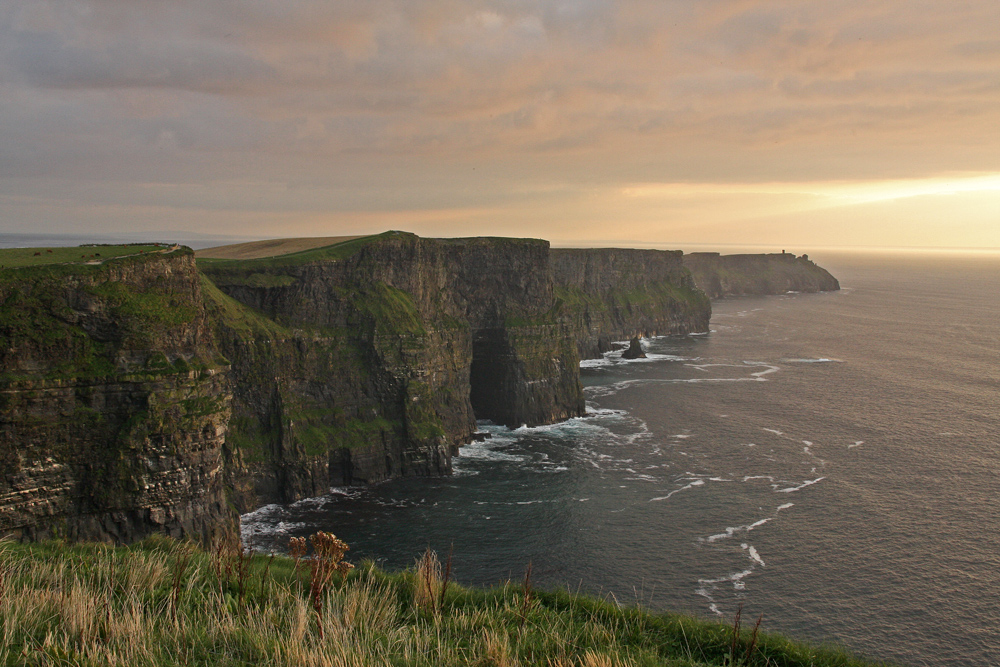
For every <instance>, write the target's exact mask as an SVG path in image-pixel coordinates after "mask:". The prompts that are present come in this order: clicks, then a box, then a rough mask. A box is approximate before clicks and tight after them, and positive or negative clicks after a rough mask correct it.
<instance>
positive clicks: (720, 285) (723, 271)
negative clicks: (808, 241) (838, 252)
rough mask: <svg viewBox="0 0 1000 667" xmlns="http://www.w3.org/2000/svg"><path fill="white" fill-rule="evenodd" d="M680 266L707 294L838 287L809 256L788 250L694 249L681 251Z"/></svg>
mask: <svg viewBox="0 0 1000 667" xmlns="http://www.w3.org/2000/svg"><path fill="white" fill-rule="evenodd" d="M684 266H685V267H686V268H687V269H689V270H690V271H691V275H692V276H693V277H694V282H695V284H696V285H697V286H698V288H699V289H700V290H702V291H703V292H705V294H707V295H708V296H709V297H710V298H713V299H716V298H719V297H722V296H744V295H752V294H758V295H762V294H784V293H786V292H826V291H831V290H839V289H840V283H838V282H837V279H836V278H834V277H833V276H832V275H830V273H829V272H828V271H827V270H826V269H823V268H821V267H819V266H817V265H816V264H815V263H814V262H813V261H811V260H810V259H809V256H808V255H802V256H801V257H796V256H795V255H793V254H791V253H785V252H782V253H771V254H764V255H720V254H719V253H717V252H695V253H691V254H688V255H684Z"/></svg>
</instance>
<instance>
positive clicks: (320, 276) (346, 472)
mask: <svg viewBox="0 0 1000 667" xmlns="http://www.w3.org/2000/svg"><path fill="white" fill-rule="evenodd" d="M203 270H204V271H205V273H206V275H207V276H208V277H209V278H210V279H211V280H212V281H213V282H214V284H215V285H217V286H218V288H219V290H221V291H222V292H224V293H225V297H222V298H226V297H228V298H230V299H235V300H237V301H239V303H240V304H243V305H244V306H249V307H250V308H251V309H252V310H253V311H254V312H256V313H259V314H260V316H262V317H261V318H260V319H261V320H263V321H265V322H266V323H270V326H271V327H272V329H271V331H270V332H269V333H268V332H267V327H268V326H269V325H267V324H262V323H260V322H258V324H257V326H256V330H254V327H245V329H246V330H245V331H244V332H241V331H239V326H237V325H235V324H225V323H223V325H222V326H221V327H220V335H219V338H220V340H221V341H223V346H224V349H225V350H226V354H227V356H229V358H231V359H232V360H233V371H232V373H233V379H234V383H233V385H234V404H233V411H234V420H233V424H232V435H231V439H232V440H233V441H234V442H240V443H242V444H243V447H242V449H244V450H246V451H247V452H250V454H244V455H243V457H242V458H243V465H244V466H245V468H246V470H248V474H247V475H246V479H247V483H246V484H244V485H243V486H244V487H245V489H246V491H247V492H248V493H251V492H252V493H253V494H256V497H257V498H258V499H262V498H268V499H271V498H275V497H277V498H278V499H281V500H292V499H295V498H299V497H303V496H308V495H317V494H318V493H324V492H325V491H326V490H327V489H328V488H329V487H330V486H336V485H341V484H354V483H370V482H376V481H381V480H384V479H389V478H392V477H400V476H412V475H428V474H444V473H448V472H450V470H451V456H452V455H453V454H454V453H455V452H456V450H457V447H458V446H459V445H460V444H463V443H466V442H468V441H469V440H470V438H471V436H472V434H473V433H474V432H475V430H476V419H477V418H479V419H489V420H492V421H494V422H496V423H500V424H506V425H508V426H512V427H515V426H520V425H522V424H527V425H531V426H533V425H538V424H546V423H552V422H554V421H560V420H563V419H567V418H570V417H574V416H578V415H581V414H582V413H583V409H584V404H583V395H582V391H581V389H580V384H579V371H578V366H579V357H578V354H577V350H576V347H575V345H574V344H573V338H572V336H571V334H570V333H569V329H568V325H567V323H566V322H564V321H562V320H561V319H560V318H559V317H558V313H557V312H556V310H555V303H556V300H555V298H554V296H553V285H552V277H551V268H550V265H549V247H548V243H547V242H544V241H537V240H531V239H497V238H477V239H449V240H440V239H421V238H419V237H416V236H414V235H412V234H403V233H389V234H385V235H381V236H379V237H370V238H366V239H361V240H359V241H356V242H350V243H345V244H341V245H340V246H336V247H334V248H332V249H329V250H320V251H311V252H307V253H301V254H299V255H288V256H284V257H280V258H275V259H268V260H259V261H249V262H206V263H205V264H204V265H203ZM219 308H220V310H221V309H223V308H222V306H220V307H219ZM264 335H266V337H267V342H266V344H265V343H262V337H263V336H264ZM254 466H257V469H256V470H252V468H253V467H254ZM237 486H239V485H238V484H237ZM250 487H253V488H250ZM248 498H250V499H252V495H249V496H248ZM258 501H259V500H258ZM247 504H253V501H252V500H248V501H247Z"/></svg>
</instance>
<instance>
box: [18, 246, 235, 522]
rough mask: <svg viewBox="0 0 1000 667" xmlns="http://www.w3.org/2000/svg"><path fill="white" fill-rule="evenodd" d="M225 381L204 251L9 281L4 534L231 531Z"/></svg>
mask: <svg viewBox="0 0 1000 667" xmlns="http://www.w3.org/2000/svg"><path fill="white" fill-rule="evenodd" d="M224 371H225V364H224V360H220V359H218V358H217V354H216V350H215V347H214V342H213V340H212V336H211V332H210V329H209V327H208V324H207V321H206V317H205V312H204V308H203V307H202V299H201V291H200V284H199V278H198V273H197V270H196V268H195V265H194V258H193V257H192V254H191V252H190V251H185V250H176V251H173V252H169V253H163V254H155V255H147V256H144V257H125V258H121V259H116V260H109V261H107V262H105V263H104V264H103V265H99V266H83V265H74V266H70V265H51V266H44V267H36V268H22V269H6V270H4V271H0V534H13V535H18V536H21V537H22V538H37V537H45V536H53V535H61V536H65V537H69V538H75V539H97V540H113V541H131V540H134V539H139V538H141V537H143V536H145V535H148V534H151V533H168V534H171V535H175V536H181V535H189V536H195V537H199V538H202V539H209V538H211V537H212V536H214V535H215V534H217V533H218V532H219V531H221V530H224V529H225V528H226V527H227V526H228V525H230V522H231V520H232V517H233V514H232V513H231V511H230V510H229V509H228V508H227V506H226V503H225V488H224V485H223V477H222V454H223V442H224V440H225V433H226V426H227V423H228V420H229V396H228V393H227V386H226V384H225V382H224Z"/></svg>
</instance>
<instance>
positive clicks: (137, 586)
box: [0, 538, 871, 667]
mask: <svg viewBox="0 0 1000 667" xmlns="http://www.w3.org/2000/svg"><path fill="white" fill-rule="evenodd" d="M424 565H425V567H422V568H419V569H417V570H416V571H409V572H401V573H392V574H387V573H384V572H381V571H379V570H377V569H375V568H373V567H370V566H362V567H359V568H357V569H355V570H352V571H351V572H350V573H349V574H348V575H347V576H346V577H344V578H341V577H340V575H339V573H338V572H337V571H336V568H334V569H333V570H330V571H329V573H330V574H331V575H332V576H331V578H330V580H329V586H328V587H326V588H325V589H324V588H322V587H320V589H319V590H318V591H317V586H316V585H315V576H316V575H315V571H314V569H313V567H312V565H311V563H310V562H309V561H307V560H301V561H296V560H293V559H291V558H287V557H277V558H269V557H265V556H261V555H257V556H250V557H247V556H245V555H242V554H241V553H240V551H239V550H238V549H230V550H225V549H220V550H214V551H213V552H212V553H208V552H205V551H202V550H199V549H196V548H194V547H193V546H191V545H189V544H184V543H179V542H175V541H172V540H168V539H165V538H156V539H150V540H146V541H144V542H141V543H139V544H136V545H132V546H129V547H117V548H114V547H108V546H105V545H95V544H82V545H66V544H63V543H60V542H47V543H40V544H31V545H22V544H15V543H12V542H2V543H0V664H4V665H56V664H58V665H129V666H139V665H257V664H267V665H345V666H346V665H484V666H485V665H497V666H505V665H511V666H513V665H546V666H551V667H556V666H559V667H570V666H579V667H612V666H625V665H635V666H640V665H678V666H680V665H686V666H695V665H733V664H749V665H779V666H793V665H802V666H807V665H808V666H815V667H825V666H829V667H833V666H845V667H847V666H855V665H856V666H862V665H870V664H871V663H867V662H864V661H861V660H858V659H856V658H853V657H851V656H849V655H847V654H845V653H842V652H840V651H837V650H834V649H818V648H815V647H809V646H805V645H802V644H798V643H793V642H790V641H788V640H787V639H784V638H782V637H780V636H776V635H770V634H766V633H761V634H760V636H759V637H757V638H756V644H755V645H754V647H753V648H752V650H748V649H750V644H751V642H752V639H751V633H750V631H748V630H744V631H743V633H742V634H741V635H740V636H739V637H738V639H737V641H736V642H735V643H734V642H733V629H732V627H731V626H728V627H727V626H723V625H719V624H714V623H709V622H706V621H701V620H696V619H692V618H689V617H682V616H675V615H669V614H657V613H651V612H648V611H645V610H642V609H638V608H622V607H619V606H617V605H613V604H610V603H608V602H605V601H601V600H597V599H594V598H589V597H582V596H578V595H573V594H570V593H567V592H536V591H531V590H530V587H527V588H526V587H525V586H522V585H514V584H509V583H508V584H505V585H500V586H498V587H495V588H491V589H485V590H472V589H465V588H461V587H458V586H456V585H454V584H451V585H449V584H448V583H447V577H446V576H445V577H441V568H440V566H438V565H436V564H435V563H434V562H430V561H425V563H424ZM311 580H312V583H313V585H311Z"/></svg>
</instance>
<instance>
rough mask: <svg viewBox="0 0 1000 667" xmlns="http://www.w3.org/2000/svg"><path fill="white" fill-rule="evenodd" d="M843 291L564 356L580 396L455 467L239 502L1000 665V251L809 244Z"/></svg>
mask: <svg viewBox="0 0 1000 667" xmlns="http://www.w3.org/2000/svg"><path fill="white" fill-rule="evenodd" d="M814 259H817V261H818V263H819V264H820V265H822V266H824V267H826V268H829V269H830V270H831V272H832V273H833V274H834V275H836V276H837V277H838V278H839V279H840V281H841V285H842V287H843V289H842V290H841V291H840V292H831V293H823V294H786V295H782V296H773V297H748V298H731V299H723V300H720V301H717V302H715V303H714V304H713V309H714V313H713V317H712V322H711V332H710V333H708V334H705V335H698V336H679V337H662V338H654V339H650V340H647V341H645V343H646V347H647V350H648V358H647V359H644V360H636V361H623V360H621V359H620V358H619V356H618V354H617V353H611V354H609V355H607V356H606V357H605V358H604V359H601V360H591V361H585V362H583V364H582V370H581V373H582V381H583V384H584V387H585V392H586V396H587V401H588V412H587V416H586V417H584V418H581V419H574V420H570V421H569V422H565V423H562V424H556V425H552V426H545V427H541V428H532V429H528V428H520V429H515V430H509V429H506V428H503V427H498V426H493V425H490V424H485V423H484V424H482V428H483V429H484V430H486V431H488V432H490V433H491V434H492V438H491V439H489V440H487V441H486V442H481V443H474V444H472V445H469V446H467V447H463V448H462V450H461V456H460V457H458V458H456V459H455V474H454V475H453V476H451V477H448V478H440V479H409V480H402V481H396V482H391V483H387V484H383V485H379V486H376V487H372V488H364V489H360V488H357V489H356V488H351V489H335V490H334V491H333V492H332V493H331V494H330V495H328V496H324V497H322V498H316V499H309V500H306V501H302V502H299V503H296V504H294V505H291V506H276V505H271V506H267V507H265V508H262V509H260V510H258V511H257V512H254V513H252V514H249V515H246V516H245V517H244V521H243V533H244V539H245V541H246V542H247V543H248V544H250V545H252V546H254V547H255V548H258V549H262V550H277V551H282V550H284V549H285V548H286V546H287V543H288V538H289V537H292V536H299V535H307V534H310V533H312V532H314V531H316V530H328V531H332V532H334V533H336V534H337V535H338V536H339V537H341V538H342V539H344V540H345V541H346V542H347V543H348V544H349V545H350V546H351V551H350V553H349V556H350V558H351V559H353V560H355V561H357V560H361V559H365V558H370V559H374V560H375V561H377V562H378V563H379V564H380V565H382V566H383V567H386V568H405V567H409V566H412V564H413V562H414V560H415V559H416V558H417V557H418V556H419V555H420V553H422V551H423V550H424V549H425V548H427V547H430V548H432V549H435V550H436V551H437V552H438V554H439V555H440V556H441V557H442V558H444V557H445V556H446V554H448V553H449V551H452V552H453V564H454V565H453V576H454V578H455V579H456V580H457V581H459V582H460V583H464V584H469V585H486V586H488V585H492V584H496V583H498V582H501V581H503V580H506V579H515V580H519V579H520V578H521V577H522V576H523V573H524V570H525V567H526V566H527V564H528V563H529V562H531V563H532V568H533V573H532V580H533V583H534V584H535V585H536V586H542V587H557V586H563V587H569V588H570V589H572V590H579V591H582V592H587V593H593V594H597V595H601V596H605V597H608V598H609V599H614V600H617V601H618V602H620V603H621V604H637V603H638V604H642V605H644V606H647V607H650V608H653V609H663V610H671V611H678V612H685V613H690V614H695V615H698V616H701V617H708V618H712V617H715V618H719V619H720V620H731V619H732V616H733V614H734V613H735V611H736V609H737V607H738V606H739V605H740V604H743V605H744V618H747V617H750V618H756V617H757V615H758V614H763V619H764V620H763V624H762V627H763V628H764V629H765V630H771V631H778V632H782V633H785V634H787V635H790V636H792V637H794V638H797V639H801V640H807V641H811V642H817V643H819V642H825V643H833V644H837V645H841V646H845V647H847V648H848V649H850V650H852V651H854V652H857V653H859V654H861V655H864V656H867V657H871V658H876V659H884V660H891V661H894V662H898V663H901V664H906V665H915V666H916V665H956V666H957V665H986V664H1000V632H998V624H1000V478H998V474H1000V428H998V416H1000V409H998V408H1000V299H998V296H1000V257H997V256H984V257H978V258H977V257H959V256H935V255H923V256H922V255H902V254H900V255H891V256H889V255H887V256H879V255H854V256H852V255H847V254H830V255H828V256H823V255H822V254H819V255H818V256H817V257H815V258H814Z"/></svg>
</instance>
